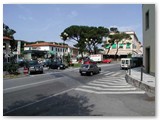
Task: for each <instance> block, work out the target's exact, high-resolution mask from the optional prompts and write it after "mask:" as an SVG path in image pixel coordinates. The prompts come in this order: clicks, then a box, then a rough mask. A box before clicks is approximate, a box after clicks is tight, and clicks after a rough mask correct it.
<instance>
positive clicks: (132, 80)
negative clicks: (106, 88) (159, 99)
mask: <svg viewBox="0 0 160 120" xmlns="http://www.w3.org/2000/svg"><path fill="white" fill-rule="evenodd" d="M125 79H126V82H127V83H129V84H131V85H133V86H135V87H137V88H140V89H142V90H144V91H146V92H147V93H151V94H152V95H155V87H152V86H149V85H147V84H145V83H143V81H140V80H136V79H135V78H133V77H131V76H130V75H128V74H126V75H125Z"/></svg>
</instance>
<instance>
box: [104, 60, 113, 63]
mask: <svg viewBox="0 0 160 120" xmlns="http://www.w3.org/2000/svg"><path fill="white" fill-rule="evenodd" d="M111 62H112V61H111V60H110V59H104V60H103V61H102V63H111Z"/></svg>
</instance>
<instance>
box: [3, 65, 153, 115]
mask: <svg viewBox="0 0 160 120" xmlns="http://www.w3.org/2000/svg"><path fill="white" fill-rule="evenodd" d="M99 66H100V67H101V69H102V70H101V72H100V73H99V74H96V75H93V76H87V75H86V76H81V75H80V74H79V69H78V68H70V69H65V70H46V71H45V74H34V75H30V76H28V77H24V78H17V79H12V80H4V82H3V115H4V116H154V115H155V100H154V99H152V98H149V97H148V96H147V95H146V93H145V91H143V90H140V89H138V88H135V87H133V86H132V85H130V84H128V83H126V81H125V74H126V71H125V70H120V67H119V66H120V64H117V63H115V64H113V63H112V64H102V65H99Z"/></svg>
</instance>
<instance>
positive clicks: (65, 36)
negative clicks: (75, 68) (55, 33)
mask: <svg viewBox="0 0 160 120" xmlns="http://www.w3.org/2000/svg"><path fill="white" fill-rule="evenodd" d="M60 37H61V39H62V40H63V49H62V62H64V46H65V45H64V44H65V41H66V40H67V39H69V36H68V34H67V33H66V32H64V33H63V34H62V35H61V36H60Z"/></svg>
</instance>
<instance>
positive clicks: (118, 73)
mask: <svg viewBox="0 0 160 120" xmlns="http://www.w3.org/2000/svg"><path fill="white" fill-rule="evenodd" d="M120 74H122V73H121V72H117V73H115V74H112V75H111V76H116V75H120Z"/></svg>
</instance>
